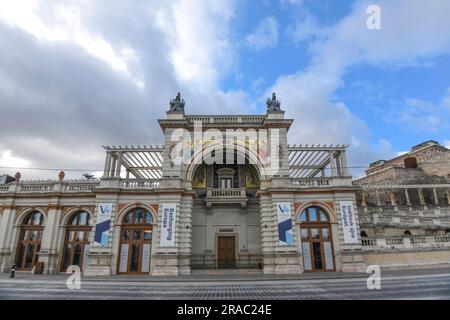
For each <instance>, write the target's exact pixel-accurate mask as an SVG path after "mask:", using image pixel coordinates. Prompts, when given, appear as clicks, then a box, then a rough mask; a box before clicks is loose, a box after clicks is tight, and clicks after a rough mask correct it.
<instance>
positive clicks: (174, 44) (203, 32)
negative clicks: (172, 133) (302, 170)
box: [0, 0, 254, 179]
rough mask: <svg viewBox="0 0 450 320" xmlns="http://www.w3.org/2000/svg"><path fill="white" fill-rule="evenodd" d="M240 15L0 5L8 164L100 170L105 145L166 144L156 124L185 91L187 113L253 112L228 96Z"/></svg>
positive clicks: (208, 7) (229, 5) (193, 4)
mask: <svg viewBox="0 0 450 320" xmlns="http://www.w3.org/2000/svg"><path fill="white" fill-rule="evenodd" d="M234 11H235V8H234V1H232V0H226V1H220V2H218V1H217V2H216V1H215V2H210V1H200V0H198V1H194V0H178V1H171V2H166V1H164V2H162V1H153V0H152V1H146V2H143V1H140V0H136V1H131V0H130V1H115V2H111V1H110V0H104V1H103V0H96V1H87V0H82V1H74V0H68V1H65V2H59V3H57V2H53V1H47V2H45V1H21V0H18V1H9V2H7V1H3V2H0V51H1V52H2V54H1V55H0V101H1V108H2V118H3V119H7V121H5V122H4V124H3V125H2V127H1V128H0V150H10V152H11V153H10V154H9V155H8V154H6V155H3V158H4V159H3V162H5V161H6V163H11V162H12V161H13V160H14V161H13V162H14V163H19V164H22V165H24V164H25V162H20V161H18V159H22V160H23V161H26V164H27V166H29V167H52V168H64V167H65V168H88V169H93V171H97V170H98V169H101V168H102V167H103V157H104V154H103V152H102V148H101V146H102V145H108V144H110V145H113V144H115V145H118V144H128V145H130V144H141V145H142V144H149V143H150V142H151V143H161V142H162V138H163V135H162V132H161V130H160V128H159V126H158V125H157V123H156V119H158V118H163V117H165V111H166V110H168V108H169V106H168V104H169V99H170V98H173V97H174V96H175V94H176V92H177V91H181V93H182V96H183V98H184V99H185V100H186V109H187V110H186V111H187V112H188V113H242V112H245V111H248V110H249V109H250V110H252V108H254V105H253V104H252V102H251V101H249V98H248V96H247V94H246V93H245V92H243V91H239V90H237V91H224V90H220V88H219V82H220V80H221V79H222V77H225V76H226V75H227V73H229V72H230V70H232V68H233V65H234V63H235V59H236V54H235V50H234V48H233V46H232V45H231V44H230V41H229V37H228V28H229V25H230V23H231V19H232V17H233V12H234ZM0 155H1V154H0ZM11 157H13V158H11ZM5 159H6V160H5ZM11 159H12V160H11ZM11 173H12V174H14V173H15V172H11ZM56 174H57V173H54V172H47V171H36V172H34V171H29V170H26V172H25V171H24V175H23V177H24V179H27V178H30V177H33V178H36V177H41V178H45V177H50V178H55V175H56ZM67 176H68V178H71V177H81V172H67Z"/></svg>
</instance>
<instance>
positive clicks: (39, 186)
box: [0, 180, 100, 193]
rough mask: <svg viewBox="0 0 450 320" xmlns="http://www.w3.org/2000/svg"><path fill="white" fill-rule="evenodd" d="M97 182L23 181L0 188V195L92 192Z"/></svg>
mask: <svg viewBox="0 0 450 320" xmlns="http://www.w3.org/2000/svg"><path fill="white" fill-rule="evenodd" d="M99 185H100V181H99V180H67V181H62V182H61V181H52V180H48V181H23V182H20V183H10V184H8V185H5V186H1V188H0V193H51V192H59V193H61V192H62V193H65V192H68V193H70V192H92V191H93V190H94V189H95V188H96V187H98V186H99Z"/></svg>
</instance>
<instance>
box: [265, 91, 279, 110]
mask: <svg viewBox="0 0 450 320" xmlns="http://www.w3.org/2000/svg"><path fill="white" fill-rule="evenodd" d="M266 104H267V111H281V109H280V105H281V103H280V101H278V100H277V96H276V94H275V92H274V93H272V99H270V98H268V99H267V102H266Z"/></svg>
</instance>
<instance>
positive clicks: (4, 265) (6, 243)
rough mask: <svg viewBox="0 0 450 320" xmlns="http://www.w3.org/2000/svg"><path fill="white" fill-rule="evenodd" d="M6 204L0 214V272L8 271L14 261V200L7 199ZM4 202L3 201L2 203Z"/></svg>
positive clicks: (15, 244)
mask: <svg viewBox="0 0 450 320" xmlns="http://www.w3.org/2000/svg"><path fill="white" fill-rule="evenodd" d="M5 202H7V204H6V206H4V207H3V212H2V213H1V215H0V272H1V273H3V272H9V271H10V270H11V267H12V265H13V263H15V261H14V257H13V255H12V253H13V252H14V247H15V246H17V243H14V239H13V234H14V232H13V231H14V230H13V225H14V216H15V214H16V209H15V208H14V206H13V203H14V200H12V199H7V201H5ZM4 204H5V203H4Z"/></svg>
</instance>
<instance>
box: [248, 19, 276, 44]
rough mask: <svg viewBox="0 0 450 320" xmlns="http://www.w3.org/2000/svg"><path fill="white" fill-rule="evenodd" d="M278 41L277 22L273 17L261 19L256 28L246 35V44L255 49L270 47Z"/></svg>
mask: <svg viewBox="0 0 450 320" xmlns="http://www.w3.org/2000/svg"><path fill="white" fill-rule="evenodd" d="M277 43H278V22H277V20H276V19H275V17H267V18H265V19H264V20H262V21H261V23H260V24H259V25H258V27H257V28H256V30H255V31H254V32H253V33H252V34H249V35H248V36H247V37H246V44H247V46H248V47H249V48H250V49H252V50H256V51H260V50H262V49H266V48H271V47H274V46H276V44H277Z"/></svg>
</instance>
